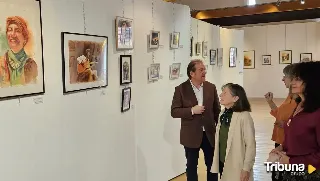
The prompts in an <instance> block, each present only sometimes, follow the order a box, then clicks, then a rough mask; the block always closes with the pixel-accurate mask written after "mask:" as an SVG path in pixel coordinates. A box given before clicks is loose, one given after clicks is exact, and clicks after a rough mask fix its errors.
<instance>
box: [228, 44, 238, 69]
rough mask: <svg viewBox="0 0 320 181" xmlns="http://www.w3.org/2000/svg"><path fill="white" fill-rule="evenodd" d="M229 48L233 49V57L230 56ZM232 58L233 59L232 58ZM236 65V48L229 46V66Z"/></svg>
mask: <svg viewBox="0 0 320 181" xmlns="http://www.w3.org/2000/svg"><path fill="white" fill-rule="evenodd" d="M231 50H234V55H233V56H234V57H232V56H231ZM233 58H234V60H233ZM236 66H237V48H236V47H230V49H229V67H231V68H233V67H236Z"/></svg>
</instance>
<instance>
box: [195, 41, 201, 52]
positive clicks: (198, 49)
mask: <svg viewBox="0 0 320 181" xmlns="http://www.w3.org/2000/svg"><path fill="white" fill-rule="evenodd" d="M200 52H201V43H200V42H198V43H197V44H196V55H200Z"/></svg>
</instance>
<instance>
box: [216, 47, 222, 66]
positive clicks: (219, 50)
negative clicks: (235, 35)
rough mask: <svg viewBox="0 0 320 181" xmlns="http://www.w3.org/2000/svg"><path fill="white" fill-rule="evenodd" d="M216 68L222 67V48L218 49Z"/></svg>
mask: <svg viewBox="0 0 320 181" xmlns="http://www.w3.org/2000/svg"><path fill="white" fill-rule="evenodd" d="M217 65H218V66H222V65H223V48H218V61H217Z"/></svg>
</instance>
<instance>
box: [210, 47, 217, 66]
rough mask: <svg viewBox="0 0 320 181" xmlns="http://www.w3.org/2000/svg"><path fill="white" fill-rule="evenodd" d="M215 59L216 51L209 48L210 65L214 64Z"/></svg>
mask: <svg viewBox="0 0 320 181" xmlns="http://www.w3.org/2000/svg"><path fill="white" fill-rule="evenodd" d="M216 60H217V51H216V50H213V49H211V50H210V65H215V64H216Z"/></svg>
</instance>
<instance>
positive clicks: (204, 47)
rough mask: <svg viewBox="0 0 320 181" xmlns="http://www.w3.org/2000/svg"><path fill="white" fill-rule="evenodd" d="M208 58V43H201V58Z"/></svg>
mask: <svg viewBox="0 0 320 181" xmlns="http://www.w3.org/2000/svg"><path fill="white" fill-rule="evenodd" d="M207 56H208V42H206V41H203V42H202V57H207Z"/></svg>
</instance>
